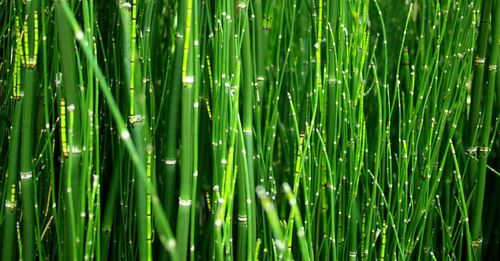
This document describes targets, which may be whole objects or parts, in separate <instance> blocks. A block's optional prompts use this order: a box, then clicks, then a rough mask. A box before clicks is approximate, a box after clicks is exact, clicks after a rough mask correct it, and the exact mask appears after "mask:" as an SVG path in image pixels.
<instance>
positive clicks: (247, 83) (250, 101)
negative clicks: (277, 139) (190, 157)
mask: <svg viewBox="0 0 500 261" xmlns="http://www.w3.org/2000/svg"><path fill="white" fill-rule="evenodd" d="M247 7H248V4H247V3H246V2H240V4H239V6H238V8H239V13H240V15H241V16H242V17H241V20H242V22H243V30H244V33H243V36H242V37H243V45H242V52H243V55H242V58H243V59H242V63H243V73H242V75H243V89H242V92H243V94H242V96H243V101H242V103H243V104H242V106H243V124H242V127H243V135H244V137H245V145H244V149H245V157H246V163H247V170H246V177H248V188H249V191H246V189H244V190H243V191H240V193H241V194H240V196H241V197H243V192H244V191H245V198H246V200H245V203H246V204H245V205H246V208H247V211H246V212H247V213H246V215H249V218H248V219H247V221H248V222H247V224H248V238H247V242H248V246H247V247H248V260H253V259H254V258H253V254H254V253H253V251H252V250H253V249H254V248H255V244H254V242H255V240H256V236H255V234H256V227H255V225H256V223H255V219H254V217H255V216H256V210H255V208H254V207H253V205H254V204H255V174H254V142H253V139H254V135H253V130H252V128H253V108H254V86H255V81H254V73H253V68H254V63H253V59H252V57H255V56H252V52H251V42H250V26H249V24H250V20H249V19H248V8H247ZM245 218H246V217H245ZM240 236H243V235H240Z"/></svg>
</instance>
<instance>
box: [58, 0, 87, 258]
mask: <svg viewBox="0 0 500 261" xmlns="http://www.w3.org/2000/svg"><path fill="white" fill-rule="evenodd" d="M64 3H66V0H61V1H57V2H55V3H54V7H55V20H56V26H57V39H58V47H59V54H60V58H61V70H62V83H63V96H64V99H65V103H66V104H67V106H68V107H69V106H71V107H72V108H74V111H73V112H72V114H73V116H74V126H73V132H72V133H69V135H72V136H73V137H71V138H72V141H73V142H72V143H73V144H72V147H68V148H67V150H68V159H69V158H70V160H68V161H67V162H68V163H69V162H71V164H66V163H67V162H66V161H65V164H63V165H64V168H65V171H64V173H65V174H64V175H68V176H71V185H72V186H71V187H69V184H65V186H63V187H64V191H66V192H67V193H65V194H66V195H67V194H69V193H71V194H72V195H77V196H76V197H72V198H73V202H69V200H68V199H65V200H63V202H64V204H68V205H66V208H65V210H63V211H62V213H64V223H65V224H66V225H68V226H70V224H72V223H73V222H76V220H70V217H75V218H76V216H77V215H76V214H77V213H78V214H79V213H80V204H79V195H80V189H81V188H80V170H81V168H80V164H81V155H80V153H81V142H82V127H81V124H82V117H81V109H82V107H81V96H80V94H81V90H80V88H78V74H77V63H76V52H75V42H74V40H73V37H72V36H73V35H74V34H73V32H72V29H71V27H70V24H69V23H68V22H67V21H66V18H65V14H64V11H63V7H62V5H63V4H64ZM69 204H72V205H73V206H74V210H73V211H74V212H73V213H70V211H71V210H70V208H69ZM77 223H79V222H76V223H75V224H77ZM79 231H80V228H78V226H77V225H76V227H75V231H72V230H71V229H65V230H64V236H63V237H64V245H65V256H66V258H72V259H78V258H80V256H81V254H83V253H80V252H81V251H79V250H81V248H80V247H76V246H75V245H78V244H82V242H84V240H83V238H80V236H81V235H82V234H81V233H79ZM74 251H77V252H76V253H75V252H74Z"/></svg>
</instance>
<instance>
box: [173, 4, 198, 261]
mask: <svg viewBox="0 0 500 261" xmlns="http://www.w3.org/2000/svg"><path fill="white" fill-rule="evenodd" d="M192 11H193V0H188V1H187V8H186V27H185V29H186V33H185V41H184V58H183V63H182V87H183V88H182V113H181V115H182V121H181V122H182V125H181V186H180V195H179V212H178V215H177V232H176V236H177V243H178V247H179V260H186V259H187V250H188V245H189V242H188V241H189V231H190V227H191V229H192V227H193V225H194V224H191V226H190V224H189V223H190V222H189V220H190V211H191V204H192V192H191V186H192V184H191V182H192V179H193V160H194V157H195V156H196V155H194V153H193V152H194V143H193V133H194V132H193V125H194V118H193V100H194V99H193V84H194V82H195V79H194V70H193V58H194V57H193V52H192V51H190V49H191V45H192V43H191V21H192Z"/></svg>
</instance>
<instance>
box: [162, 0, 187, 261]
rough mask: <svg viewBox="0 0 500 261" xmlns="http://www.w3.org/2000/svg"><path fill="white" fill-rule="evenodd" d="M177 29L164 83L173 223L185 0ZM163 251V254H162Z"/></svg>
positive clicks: (167, 191)
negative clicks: (165, 87)
mask: <svg viewBox="0 0 500 261" xmlns="http://www.w3.org/2000/svg"><path fill="white" fill-rule="evenodd" d="M177 14H178V16H177V30H176V34H175V47H174V48H175V50H174V58H173V65H172V69H171V70H170V71H169V72H168V76H167V81H166V82H165V85H169V89H170V94H169V96H168V97H169V101H168V110H167V112H166V114H165V115H163V116H165V118H166V120H167V126H169V130H168V131H167V140H166V152H165V159H163V160H164V162H165V165H166V166H165V174H164V175H165V176H164V177H163V178H162V179H163V180H165V183H164V184H165V187H164V188H163V192H162V198H161V199H162V202H163V204H164V206H165V209H166V211H167V214H168V217H169V221H170V222H172V223H175V203H176V202H177V199H176V197H175V195H176V193H175V191H176V175H177V171H176V168H177V143H178V140H179V137H178V136H179V135H178V133H179V131H178V128H179V122H180V120H179V109H180V97H181V84H182V82H181V81H182V79H181V78H182V67H183V63H184V61H183V59H184V55H183V53H184V42H185V35H186V14H187V1H179V2H178V7H177ZM162 253H163V254H162ZM164 254H165V252H164V251H161V252H160V260H164V258H163V257H162V256H164Z"/></svg>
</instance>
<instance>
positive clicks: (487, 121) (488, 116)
mask: <svg viewBox="0 0 500 261" xmlns="http://www.w3.org/2000/svg"><path fill="white" fill-rule="evenodd" d="M483 15H488V13H483ZM491 16H492V17H493V26H492V31H493V38H492V42H491V43H492V44H491V47H490V56H489V58H488V61H489V66H488V80H487V82H486V93H485V96H484V99H485V107H484V118H483V122H482V124H481V126H482V127H481V130H480V137H479V142H478V143H479V144H478V145H479V148H478V152H479V169H478V178H477V183H476V190H475V192H474V193H475V194H474V199H473V200H474V201H473V203H472V205H473V206H474V208H473V210H472V240H473V241H472V243H473V247H474V253H475V256H476V258H479V259H481V258H482V255H481V249H482V242H483V233H482V231H481V228H483V222H482V217H483V205H484V192H485V189H486V172H487V164H488V155H489V151H490V144H491V143H490V130H491V125H492V124H493V122H492V118H493V102H494V99H495V87H496V86H495V80H496V76H497V75H496V74H497V66H498V64H497V62H498V52H499V48H500V4H499V3H498V2H495V4H494V8H493V13H492V14H491ZM483 19H484V18H483Z"/></svg>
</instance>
